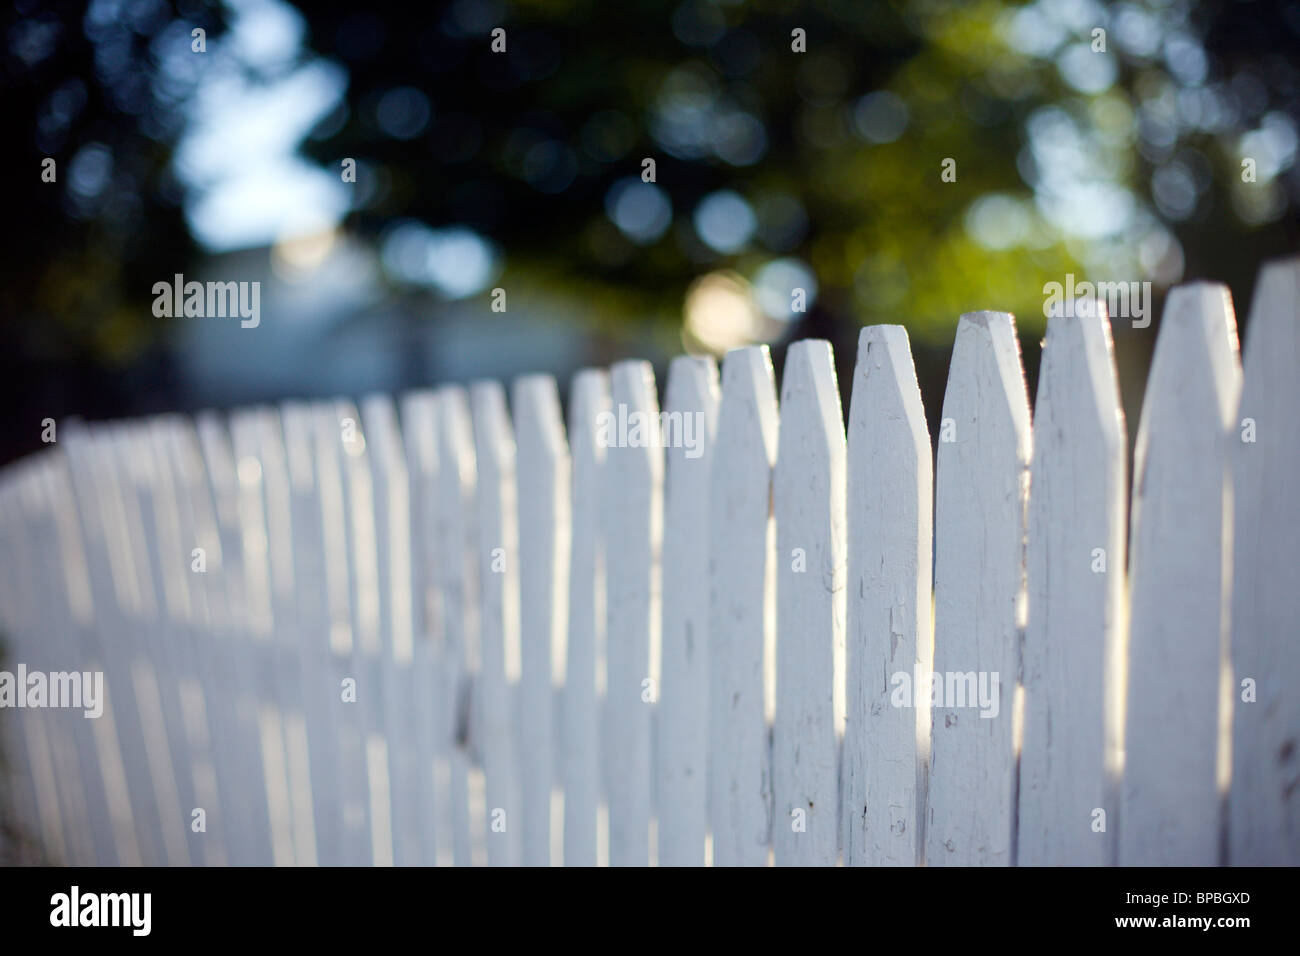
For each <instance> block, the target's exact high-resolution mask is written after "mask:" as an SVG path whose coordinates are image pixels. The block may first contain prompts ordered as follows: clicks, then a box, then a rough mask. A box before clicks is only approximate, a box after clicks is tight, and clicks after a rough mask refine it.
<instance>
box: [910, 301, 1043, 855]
mask: <svg viewBox="0 0 1300 956" xmlns="http://www.w3.org/2000/svg"><path fill="white" fill-rule="evenodd" d="M1030 446H1031V434H1030V421H1029V396H1028V393H1027V391H1026V389H1025V374H1024V371H1023V369H1022V367H1021V364H1020V344H1019V341H1018V340H1017V338H1016V327H1015V319H1014V318H1013V317H1012V316H1011V314H1010V313H1007V312H973V313H968V314H966V315H963V316H962V317H961V319H960V321H959V322H958V324H957V335H956V339H955V341H954V342H953V352H952V362H951V364H950V366H949V369H948V384H947V388H946V389H945V391H944V399H943V418H942V421H941V423H940V429H939V443H938V461H937V465H936V474H935V578H934V604H935V620H934V669H935V672H936V673H939V674H949V673H953V674H967V673H974V674H975V675H976V686H975V688H974V691H975V694H976V697H975V699H974V700H967V701H966V702H965V705H964V706H962V707H958V706H955V704H956V703H957V702H956V701H949V700H944V701H943V705H942V706H937V707H935V708H934V711H933V713H932V714H931V728H932V744H931V746H932V750H931V758H930V780H929V794H928V805H929V814H928V817H927V820H926V850H925V861H926V865H927V866H1007V865H1010V864H1012V863H1014V860H1013V859H1012V850H1013V847H1014V845H1015V832H1014V828H1015V779H1016V777H1015V775H1016V752H1015V746H1016V741H1015V737H1014V725H1015V715H1014V706H1013V705H1014V696H1015V690H1016V682H1017V677H1018V675H1019V673H1020V627H1021V622H1020V619H1019V613H1020V610H1021V608H1022V607H1023V599H1024V568H1025V507H1026V492H1027V490H1028V479H1029V457H1030ZM981 687H982V688H983V689H984V690H983V693H984V701H985V702H986V703H984V704H983V705H982V706H981V702H980V699H979V697H978V694H979V693H980V692H981Z"/></svg>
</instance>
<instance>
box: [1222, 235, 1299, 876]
mask: <svg viewBox="0 0 1300 956" xmlns="http://www.w3.org/2000/svg"><path fill="white" fill-rule="evenodd" d="M1297 370H1300V258H1292V259H1285V260H1280V261H1277V262H1271V263H1268V264H1266V265H1265V266H1264V268H1263V269H1262V270H1261V271H1260V274H1259V280H1258V284H1257V286H1256V289H1255V299H1254V302H1252V303H1251V310H1250V323H1249V325H1248V327H1247V329H1246V357H1245V375H1244V381H1243V383H1242V391H1241V407H1240V410H1239V412H1238V413H1237V415H1236V416H1235V421H1234V422H1233V425H1232V432H1231V434H1230V439H1231V441H1230V442H1229V444H1230V445H1231V447H1232V453H1231V461H1232V469H1233V470H1232V481H1233V489H1232V501H1233V508H1234V514H1233V540H1234V544H1233V579H1232V580H1233V598H1232V647H1231V651H1232V674H1233V676H1232V686H1231V688H1230V690H1231V694H1232V720H1233V736H1232V755H1233V759H1232V789H1231V793H1230V796H1229V812H1228V862H1230V863H1232V864H1234V865H1279V864H1281V865H1288V866H1295V865H1297V864H1298V863H1300V694H1297V693H1296V690H1295V683H1296V680H1297V678H1298V677H1300V640H1297V624H1296V622H1297V621H1300V587H1297V586H1296V573H1297V571H1296V569H1297V568H1300V507H1297V504H1296V497H1297V484H1296V475H1297V474H1300V414H1297V410H1298V409H1300V375H1298V374H1297ZM1248 681H1249V682H1250V683H1247V682H1248ZM1251 691H1253V693H1252V692H1251ZM1247 698H1249V700H1247Z"/></svg>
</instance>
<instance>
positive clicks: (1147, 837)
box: [1119, 282, 1241, 866]
mask: <svg viewBox="0 0 1300 956" xmlns="http://www.w3.org/2000/svg"><path fill="white" fill-rule="evenodd" d="M1240 383H1241V374H1240V372H1239V370H1238V367H1237V323H1236V319H1235V317H1234V316H1233V311H1232V301H1231V299H1230V297H1229V295H1228V289H1227V287H1226V286H1222V285H1218V284H1217V283H1215V284H1212V283H1205V282H1201V283H1195V284H1192V285H1184V286H1179V287H1178V288H1175V289H1173V290H1172V291H1171V292H1170V293H1169V296H1168V298H1167V299H1166V300H1165V314H1164V319H1163V321H1162V322H1161V323H1160V337H1159V339H1158V340H1157V341H1156V348H1155V356H1154V358H1153V359H1152V363H1151V373H1150V376H1149V377H1148V378H1147V388H1146V395H1145V397H1144V399H1143V403H1142V421H1141V424H1140V426H1139V428H1138V436H1137V449H1136V452H1135V455H1134V481H1133V505H1132V511H1131V515H1132V537H1131V542H1130V548H1131V550H1130V554H1129V575H1130V577H1129V608H1130V610H1129V659H1128V688H1129V690H1128V702H1127V710H1126V721H1127V728H1126V735H1125V741H1124V754H1125V768H1124V788H1123V795H1122V799H1121V804H1120V805H1121V811H1120V820H1121V824H1120V833H1119V863H1120V864H1121V865H1129V866H1132V865H1139V866H1171V865H1177V866H1213V865H1215V864H1216V863H1218V862H1220V860H1219V848H1220V835H1221V824H1222V821H1221V819H1220V806H1221V797H1220V792H1219V791H1220V781H1219V780H1218V771H1219V768H1220V766H1222V767H1223V768H1224V769H1225V770H1226V767H1227V764H1226V759H1227V757H1228V751H1227V747H1228V744H1229V735H1230V724H1228V723H1225V721H1227V720H1229V719H1230V714H1229V713H1227V704H1226V702H1221V701H1220V695H1221V692H1222V689H1223V685H1224V678H1225V677H1226V674H1225V673H1224V672H1225V670H1226V668H1227V660H1226V649H1227V634H1226V632H1225V628H1226V623H1227V616H1226V614H1225V607H1226V605H1225V602H1226V601H1227V600H1228V594H1227V588H1228V587H1230V586H1231V582H1230V580H1228V579H1226V578H1225V575H1224V568H1225V559H1226V557H1227V553H1228V549H1229V548H1230V547H1231V542H1230V541H1229V540H1225V537H1224V527H1225V525H1224V514H1223V508H1224V503H1225V501H1226V500H1228V499H1226V498H1225V493H1228V487H1227V482H1228V457H1227V452H1228V447H1229V446H1228V445H1227V441H1226V439H1227V432H1228V429H1229V428H1230V427H1231V425H1232V415H1233V413H1234V412H1235V411H1236V408H1237V402H1238V397H1239V390H1240ZM1229 527H1230V526H1229ZM1221 706H1222V709H1223V711H1224V712H1223V713H1220V710H1221ZM1221 728H1222V730H1221ZM1220 750H1222V754H1221V755H1220ZM1221 760H1222V761H1223V762H1222V763H1221V762H1220V761H1221ZM1222 783H1223V784H1224V785H1225V786H1226V783H1227V781H1226V780H1224V781H1222Z"/></svg>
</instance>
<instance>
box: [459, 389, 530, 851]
mask: <svg viewBox="0 0 1300 956" xmlns="http://www.w3.org/2000/svg"><path fill="white" fill-rule="evenodd" d="M469 400H470V411H471V414H472V416H473V421H474V453H475V458H476V461H477V463H478V485H477V489H476V491H477V500H478V509H477V518H478V548H477V554H478V559H479V561H478V568H479V572H478V573H479V588H480V591H479V597H480V603H479V627H480V632H479V654H480V659H479V669H478V675H477V679H476V681H475V685H474V697H473V700H474V706H475V712H474V722H473V723H472V724H471V737H470V740H471V743H472V744H473V746H474V749H475V750H476V751H478V753H479V754H480V757H481V759H482V762H483V773H484V776H485V777H486V784H487V806H486V810H487V815H486V819H487V823H488V830H487V835H486V839H487V851H488V863H489V865H491V866H517V865H518V864H519V861H520V853H521V849H522V845H523V842H522V830H523V812H522V807H521V801H520V796H519V768H518V765H517V763H516V761H517V760H518V756H519V747H518V741H517V739H516V733H515V728H516V724H515V716H514V706H515V702H514V686H515V685H516V684H517V682H518V679H519V531H518V523H517V522H518V517H517V512H516V510H515V509H516V503H515V502H516V488H515V440H514V434H513V432H512V430H511V427H510V419H509V417H508V415H507V412H506V398H505V390H504V389H503V388H502V387H501V386H500V385H499V384H497V383H496V382H475V383H474V384H473V385H472V386H470V393H469Z"/></svg>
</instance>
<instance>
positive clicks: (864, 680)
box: [778, 325, 934, 866]
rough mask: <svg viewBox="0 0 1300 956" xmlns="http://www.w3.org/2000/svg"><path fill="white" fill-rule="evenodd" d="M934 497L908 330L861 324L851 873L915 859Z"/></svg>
mask: <svg viewBox="0 0 1300 956" xmlns="http://www.w3.org/2000/svg"><path fill="white" fill-rule="evenodd" d="M933 497H934V473H933V464H932V462H931V459H930V434H929V430H928V429H927V428H926V424H925V410H924V409H923V408H922V407H921V390H920V387H919V386H918V385H917V382H916V370H915V368H914V367H913V364H912V350H911V347H910V345H909V344H908V339H907V331H906V330H905V329H904V328H903V327H902V326H898V325H892V326H891V325H873V326H868V327H867V328H865V329H863V330H862V333H861V335H860V337H859V339H858V360H857V368H856V369H855V371H854V375H853V392H852V399H851V404H850V407H849V427H848V503H847V517H848V566H849V574H848V608H847V634H848V636H847V639H846V648H845V680H846V685H845V688H846V695H845V705H846V708H847V718H846V725H845V731H844V755H843V759H844V771H843V793H842V799H843V805H844V806H843V819H842V827H843V830H842V832H843V841H844V862H845V864H846V865H850V866H916V865H917V864H918V863H920V862H921V854H922V850H923V849H924V844H923V842H922V839H923V838H922V827H923V825H924V822H925V791H926V777H927V775H928V773H929V761H930V751H929V744H930V698H929V694H928V693H926V692H921V693H917V690H918V689H922V688H921V687H920V685H921V682H922V681H923V680H925V679H926V678H927V677H928V674H929V672H930V669H931V622H930V573H931V550H930V549H931V537H932V533H933V531H932V524H931V522H932V517H931V515H932V508H933V504H932V502H933ZM900 674H901V675H902V677H901V679H900V677H899V675H900ZM779 679H780V678H779V676H778V680H779ZM908 688H911V689H912V692H911V693H904V694H902V696H901V698H900V695H899V691H900V690H902V691H907V689H908ZM928 689H929V688H928V684H927V685H925V687H924V688H923V691H928Z"/></svg>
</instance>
